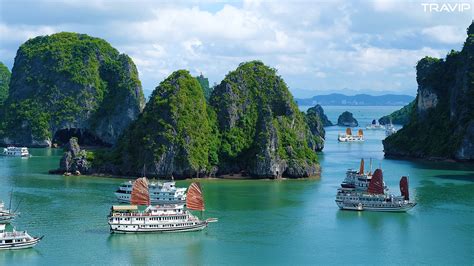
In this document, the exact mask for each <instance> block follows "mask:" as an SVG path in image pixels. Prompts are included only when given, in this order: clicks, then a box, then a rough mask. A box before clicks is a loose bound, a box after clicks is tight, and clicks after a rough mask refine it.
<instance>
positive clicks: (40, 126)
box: [0, 32, 324, 178]
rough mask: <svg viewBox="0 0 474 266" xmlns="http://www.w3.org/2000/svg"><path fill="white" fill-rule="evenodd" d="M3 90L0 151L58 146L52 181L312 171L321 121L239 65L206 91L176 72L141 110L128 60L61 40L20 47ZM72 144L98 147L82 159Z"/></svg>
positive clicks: (273, 78)
mask: <svg viewBox="0 0 474 266" xmlns="http://www.w3.org/2000/svg"><path fill="white" fill-rule="evenodd" d="M7 70H8V69H7ZM7 89H8V96H7V97H6V98H5V99H4V103H3V107H2V109H1V113H0V116H1V118H2V121H3V122H2V123H1V125H0V142H2V143H1V144H3V145H22V146H28V147H50V146H53V145H54V144H58V145H65V147H66V148H67V149H66V152H65V156H64V157H63V159H62V161H61V165H60V168H59V169H58V170H57V171H56V172H60V171H62V170H71V169H74V170H77V171H78V172H80V173H88V174H97V173H103V174H114V175H137V174H140V173H142V171H143V168H144V167H145V170H146V172H147V175H149V176H155V177H171V176H174V177H175V178H187V177H205V176H221V175H228V174H230V175H232V174H241V175H244V176H249V177H252V178H279V177H289V178H299V177H309V176H317V175H319V172H320V169H319V163H318V160H317V155H316V151H320V150H321V149H322V147H323V141H324V131H321V128H322V125H321V124H320V123H321V119H319V118H315V117H314V115H315V114H309V115H306V114H304V113H303V112H301V111H299V109H298V107H297V105H296V103H295V101H294V99H293V96H292V95H291V93H290V92H289V90H288V87H287V85H286V83H285V82H284V80H283V79H282V78H281V77H280V76H278V75H277V71H276V69H273V68H270V67H268V66H266V65H264V64H263V63H262V62H260V61H250V62H245V63H242V64H240V65H239V67H238V68H237V69H236V70H234V71H231V72H229V74H228V75H227V76H226V77H225V78H224V80H223V81H222V82H221V83H220V84H218V85H217V86H215V87H214V88H209V82H208V80H207V79H206V78H205V77H204V76H202V75H200V76H198V77H192V76H191V75H190V73H189V72H188V71H186V70H178V71H175V72H174V73H172V74H171V75H170V76H169V77H168V78H166V79H165V80H164V81H163V82H161V83H160V84H159V85H158V86H157V87H156V88H155V90H154V91H153V93H152V95H151V97H150V99H149V100H148V102H147V103H146V104H145V98H144V96H143V90H142V87H141V83H140V80H139V77H138V71H137V69H136V67H135V65H134V63H133V61H132V59H131V58H129V57H128V56H127V55H125V54H120V53H119V52H118V51H117V50H116V49H115V48H113V47H112V46H110V44H108V43H107V42H106V41H105V40H102V39H99V38H94V37H90V36H88V35H85V34H77V33H67V32H62V33H58V34H53V35H49V36H40V37H36V38H33V39H30V40H28V41H27V42H25V43H24V44H23V45H21V46H20V48H19V49H18V52H17V56H16V57H15V62H14V66H13V69H12V74H11V81H10V82H9V87H8V88H7ZM308 117H310V118H309V120H311V121H312V122H311V128H310V126H309V125H308V123H307V121H308ZM315 129H317V130H315ZM320 134H322V135H320ZM71 137H76V139H71ZM79 144H81V145H86V146H95V147H100V148H94V149H88V151H84V150H82V151H81V150H80V148H77V147H76V145H79ZM77 149H78V151H77V152H76V150H77ZM53 172H54V171H53Z"/></svg>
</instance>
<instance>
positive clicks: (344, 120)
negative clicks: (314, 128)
mask: <svg viewBox="0 0 474 266" xmlns="http://www.w3.org/2000/svg"><path fill="white" fill-rule="evenodd" d="M337 125H338V126H341V127H357V126H359V122H358V121H357V119H355V118H354V116H353V114H352V113H351V112H349V111H345V112H343V113H342V114H341V115H340V116H339V117H338V118H337Z"/></svg>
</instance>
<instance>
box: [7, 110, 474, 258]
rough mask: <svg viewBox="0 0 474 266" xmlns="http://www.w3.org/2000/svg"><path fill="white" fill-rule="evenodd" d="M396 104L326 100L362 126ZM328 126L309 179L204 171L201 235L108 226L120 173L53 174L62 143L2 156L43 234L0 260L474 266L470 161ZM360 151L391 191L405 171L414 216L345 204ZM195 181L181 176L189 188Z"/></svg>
mask: <svg viewBox="0 0 474 266" xmlns="http://www.w3.org/2000/svg"><path fill="white" fill-rule="evenodd" d="M397 108H398V107H326V108H325V110H326V112H327V113H328V116H329V118H330V119H331V120H332V121H336V120H337V116H338V115H339V114H340V113H341V112H342V111H344V110H346V109H348V110H349V111H352V112H353V113H354V115H355V117H356V118H357V119H359V122H361V124H363V125H364V126H365V124H366V123H369V122H370V121H371V119H373V118H378V117H380V116H381V115H384V114H388V113H390V112H391V111H393V110H395V109H397ZM342 130H343V128H339V127H329V128H327V142H326V147H325V149H324V152H323V153H321V154H320V155H319V158H320V161H321V165H322V177H321V178H320V179H311V180H282V181H270V180H259V181H250V180H201V182H202V184H203V188H204V192H205V199H206V204H207V211H206V212H205V213H204V216H205V217H217V218H219V222H218V223H214V224H211V225H210V226H209V227H208V228H207V229H205V230H204V231H201V232H190V233H176V234H150V235H133V234H132V235H110V234H109V229H108V226H107V218H106V216H107V214H108V212H109V209H110V206H111V205H112V204H116V202H115V200H114V195H113V192H114V190H115V189H116V187H117V185H118V184H119V183H120V182H122V181H123V180H121V179H113V178H101V177H85V176H81V177H74V176H72V177H63V176H55V175H48V174H47V171H48V169H52V168H55V167H57V165H58V161H59V158H60V156H61V151H60V150H51V149H32V150H31V152H32V154H33V155H34V156H33V157H31V158H29V159H20V158H2V157H0V198H1V199H3V200H4V201H5V202H6V203H7V204H8V198H9V192H10V190H12V189H13V190H14V197H13V201H12V205H13V206H14V207H16V206H17V205H18V204H20V205H19V210H20V211H21V216H20V217H19V218H18V219H17V220H16V221H15V222H14V225H15V226H16V228H17V229H19V230H22V229H27V230H28V231H29V232H30V233H31V234H32V235H45V237H44V239H43V241H42V242H41V243H40V244H38V246H36V247H35V248H33V249H29V250H19V251H0V264H3V265H20V264H37V265H39V264H41V265H58V264H61V265H65V264H66V265H73V264H98V265H108V264H240V265H242V264H291V265H295V264H407V263H410V264H413V263H417V264H418V263H419V264H421V263H422V264H441V265H446V264H469V265H472V264H473V263H474V243H473V239H474V165H473V164H462V163H440V162H422V161H405V160H387V159H384V158H383V152H382V144H381V140H382V139H383V138H384V132H383V131H371V132H370V131H367V132H366V138H367V139H368V140H367V141H366V142H365V143H354V144H348V143H338V142H337V140H336V137H337V134H338V132H339V131H342ZM361 157H364V158H374V160H376V161H374V167H375V166H378V164H379V163H380V164H381V167H382V168H383V170H384V178H385V182H386V183H387V185H388V186H389V187H390V188H391V189H392V192H394V193H397V194H398V193H399V190H398V181H399V178H400V176H401V175H408V176H409V181H410V192H411V194H412V197H413V198H414V199H415V200H416V201H417V202H418V205H417V206H416V207H415V208H414V209H413V210H411V211H409V212H408V213H373V212H351V211H340V210H339V209H338V208H337V206H336V204H335V202H334V199H335V193H336V189H337V188H338V186H339V184H340V182H341V181H342V179H343V178H344V173H345V170H346V169H347V168H348V167H357V166H358V163H359V160H360V158H361ZM189 183H190V181H180V182H178V185H180V186H186V185H188V184H189Z"/></svg>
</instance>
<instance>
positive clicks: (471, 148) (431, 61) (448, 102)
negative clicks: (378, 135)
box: [383, 23, 474, 160]
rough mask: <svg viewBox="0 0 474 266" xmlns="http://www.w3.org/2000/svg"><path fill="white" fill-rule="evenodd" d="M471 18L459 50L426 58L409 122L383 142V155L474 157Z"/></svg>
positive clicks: (419, 68)
mask: <svg viewBox="0 0 474 266" xmlns="http://www.w3.org/2000/svg"><path fill="white" fill-rule="evenodd" d="M473 29H474V23H473V24H471V26H470V27H469V29H468V37H467V40H466V42H465V43H464V47H463V49H462V51H460V52H455V51H451V52H450V53H449V54H448V55H447V56H446V59H436V58H431V57H425V58H423V59H421V60H420V61H419V62H418V64H417V66H416V70H417V82H418V95H417V98H416V103H415V106H414V111H413V114H412V115H411V117H410V120H409V122H408V123H407V124H406V125H405V126H404V127H403V128H402V129H401V130H399V131H398V132H397V133H396V134H393V135H391V136H389V137H387V138H386V139H385V140H384V141H383V144H384V150H385V154H386V155H388V156H409V157H421V158H452V159H459V160H474V101H473V99H474V34H472V33H473V32H474V30H473Z"/></svg>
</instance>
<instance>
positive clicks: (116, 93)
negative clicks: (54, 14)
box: [1, 32, 145, 147]
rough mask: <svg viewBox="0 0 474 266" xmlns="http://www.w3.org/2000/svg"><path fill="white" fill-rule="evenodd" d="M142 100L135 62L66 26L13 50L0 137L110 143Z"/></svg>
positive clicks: (30, 142) (34, 142)
mask: <svg viewBox="0 0 474 266" xmlns="http://www.w3.org/2000/svg"><path fill="white" fill-rule="evenodd" d="M144 104H145V100H144V96H143V92H142V88H141V83H140V81H139V79H138V71H137V69H136V67H135V65H134V63H133V62H132V60H131V59H130V58H129V57H128V56H127V55H125V54H120V53H119V52H118V51H117V50H116V49H114V48H113V47H112V46H110V44H108V43H107V42H106V41H104V40H102V39H98V38H93V37H90V36H87V35H85V34H77V33H67V32H62V33H57V34H53V35H50V36H40V37H36V38H33V39H30V40H28V41H27V42H25V43H24V44H23V45H21V46H20V48H19V49H18V51H17V55H16V57H15V63H14V66H13V69H12V77H11V82H10V88H9V95H8V98H7V99H6V101H5V109H4V110H5V112H4V113H3V114H2V116H3V121H4V123H3V125H2V131H3V136H2V141H1V142H3V144H16V145H25V146H39V147H45V146H50V145H51V143H52V142H58V143H59V144H61V143H67V141H68V140H69V139H70V137H72V136H76V137H78V141H79V142H81V143H84V144H88V145H113V144H115V143H116V141H117V139H118V137H119V136H120V134H121V133H122V132H123V130H124V129H125V128H126V127H127V126H128V125H129V124H130V122H131V121H133V120H134V119H136V117H137V116H138V114H139V113H140V112H141V110H142V109H143V107H144Z"/></svg>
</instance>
